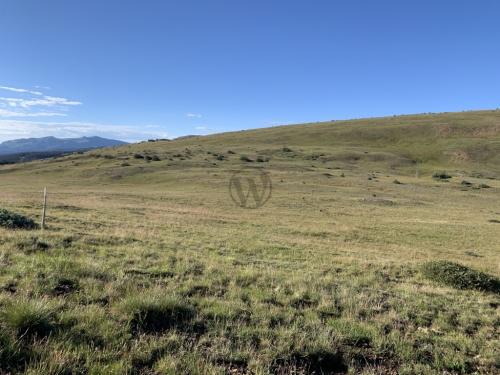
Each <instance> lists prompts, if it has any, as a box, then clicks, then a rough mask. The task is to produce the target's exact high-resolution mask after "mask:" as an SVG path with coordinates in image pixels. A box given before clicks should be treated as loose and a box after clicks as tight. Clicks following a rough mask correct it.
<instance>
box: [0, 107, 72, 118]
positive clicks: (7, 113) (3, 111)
mask: <svg viewBox="0 0 500 375" xmlns="http://www.w3.org/2000/svg"><path fill="white" fill-rule="evenodd" d="M53 116H66V114H65V113H59V112H17V111H9V110H7V109H0V117H53Z"/></svg>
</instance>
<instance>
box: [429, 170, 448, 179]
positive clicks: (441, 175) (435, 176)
mask: <svg viewBox="0 0 500 375" xmlns="http://www.w3.org/2000/svg"><path fill="white" fill-rule="evenodd" d="M432 178H433V179H435V180H449V179H450V178H451V176H450V175H449V174H448V173H446V172H445V171H441V172H434V173H433V174H432Z"/></svg>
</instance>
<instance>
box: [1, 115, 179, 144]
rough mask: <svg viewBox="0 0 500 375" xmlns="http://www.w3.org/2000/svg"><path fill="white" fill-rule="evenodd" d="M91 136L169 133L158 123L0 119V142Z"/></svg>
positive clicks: (135, 138) (127, 138)
mask: <svg viewBox="0 0 500 375" xmlns="http://www.w3.org/2000/svg"><path fill="white" fill-rule="evenodd" d="M93 135H97V136H101V137H105V138H113V139H120V140H123V141H126V142H137V141H141V140H145V139H149V138H168V137H169V136H170V135H169V134H168V133H167V132H165V130H164V129H163V128H161V127H160V126H157V125H145V126H142V125H141V126H130V125H116V124H101V123H91V122H43V121H28V120H0V142H2V141H6V140H9V139H16V138H27V137H30V138H31V137H34V138H37V137H46V136H55V137H60V138H75V137H83V136H93Z"/></svg>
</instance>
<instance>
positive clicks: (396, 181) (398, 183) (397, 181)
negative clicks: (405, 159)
mask: <svg viewBox="0 0 500 375" xmlns="http://www.w3.org/2000/svg"><path fill="white" fill-rule="evenodd" d="M392 183H393V184H396V185H402V184H403V183H402V182H401V181H399V180H394V181H392Z"/></svg>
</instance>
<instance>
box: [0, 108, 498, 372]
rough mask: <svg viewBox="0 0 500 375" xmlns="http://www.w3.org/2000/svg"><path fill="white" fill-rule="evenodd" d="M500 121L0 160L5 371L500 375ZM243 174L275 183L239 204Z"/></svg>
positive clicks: (473, 116)
mask: <svg viewBox="0 0 500 375" xmlns="http://www.w3.org/2000/svg"><path fill="white" fill-rule="evenodd" d="M499 124H500V111H483V112H467V113H450V114H439V115H421V116H402V117H391V118H380V119H366V120H352V121H337V122H329V123H314V124H305V125H296V126H282V127H275V128H269V129H259V130H251V131H242V132H233V133H225V134H218V135H212V136H206V137H190V138H187V139H180V140H175V141H159V142H143V143H140V144H131V145H125V146H121V147H116V148H108V149H99V150H94V151H89V152H85V153H82V154H71V155H68V156H64V157H59V158H54V159H49V160H43V161H34V162H29V163H24V164H16V165H5V166H0V193H1V194H0V266H1V267H0V271H1V272H0V317H1V319H0V373H2V374H3V373H6V374H116V375H121V374H165V375H167V374H193V375H223V374H235V375H285V374H304V375H306V374H308V375H313V374H314V375H316V374H346V375H347V374H364V375H374V374H383V375H393V374H426V375H427V374H428V375H431V374H495V373H498V368H499V362H498V349H497V348H498V347H500V335H499V334H498V329H497V328H498V326H499V319H498V311H499V306H500V279H499V277H500V272H499V268H498V265H499V264H500V248H499V244H500V230H499V229H500V199H499V196H500V195H499V192H500V163H499V161H500V160H499V154H500V152H499V151H500V149H499V145H500V143H499V142H500V136H499ZM262 170H264V171H265V173H266V174H265V176H267V177H268V179H266V177H263V174H262V173H261V172H262ZM434 171H446V173H444V172H443V173H440V176H441V177H439V176H438V178H433V176H432V174H433V172H434ZM244 173H248V176H250V177H249V178H253V180H251V181H253V182H254V183H255V184H256V185H258V184H259V182H262V181H267V182H266V183H265V184H264V183H262V186H261V187H260V189H256V194H251V193H250V189H247V190H243V189H242V190H241V191H239V192H240V193H242V194H238V191H236V194H235V192H234V190H232V189H234V186H236V189H238V188H237V186H238V185H237V184H235V183H233V181H235V180H234V178H235V177H238V176H247V175H245V174H244ZM239 182H240V186H241V185H242V184H243V183H244V182H245V180H244V179H243V178H242V179H241V180H239ZM44 186H47V187H48V192H49V193H48V209H47V218H46V225H47V227H46V229H45V230H43V231H42V230H29V231H28V230H22V229H12V228H11V227H12V225H14V224H13V223H14V220H13V218H17V219H16V220H15V221H17V222H24V223H30V221H29V219H34V220H35V222H40V214H41V211H42V210H41V202H42V194H41V191H42V189H43V187H44ZM245 186H246V185H245ZM249 186H251V185H250V183H248V187H249ZM245 189H246V187H245ZM262 192H265V193H266V195H265V198H266V201H265V202H264V203H265V204H263V205H260V206H259V207H258V208H257V209H248V208H247V207H246V206H245V204H244V203H245V202H242V200H241V197H245V193H247V194H246V196H247V197H249V198H247V199H252V197H253V199H255V200H256V201H257V199H260V198H259V197H263V196H264V195H263V193H262ZM261 193H262V194H261ZM255 197H257V198H255ZM238 199H239V201H238ZM18 214H22V215H24V216H26V218H22V216H21V218H19V215H18Z"/></svg>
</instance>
